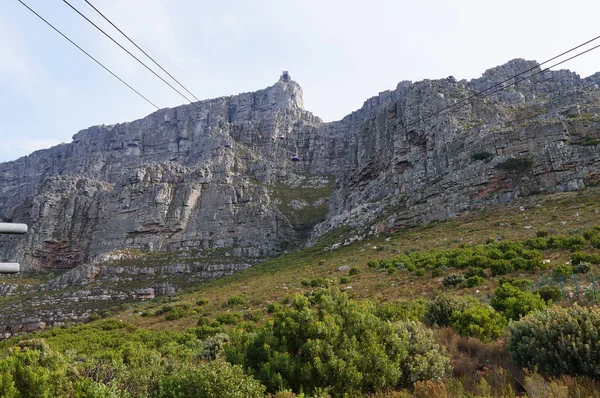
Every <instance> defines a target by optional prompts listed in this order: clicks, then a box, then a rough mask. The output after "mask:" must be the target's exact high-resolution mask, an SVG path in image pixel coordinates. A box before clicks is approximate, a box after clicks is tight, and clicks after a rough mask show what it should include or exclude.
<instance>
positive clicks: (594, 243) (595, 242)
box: [590, 235, 600, 249]
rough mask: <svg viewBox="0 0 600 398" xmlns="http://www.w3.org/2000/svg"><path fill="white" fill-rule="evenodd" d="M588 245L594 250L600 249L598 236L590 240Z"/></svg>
mask: <svg viewBox="0 0 600 398" xmlns="http://www.w3.org/2000/svg"><path fill="white" fill-rule="evenodd" d="M590 245H591V246H592V247H593V248H595V249H600V236H598V235H596V236H593V237H592V238H590Z"/></svg>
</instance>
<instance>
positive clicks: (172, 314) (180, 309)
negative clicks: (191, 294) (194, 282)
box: [165, 305, 189, 321]
mask: <svg viewBox="0 0 600 398" xmlns="http://www.w3.org/2000/svg"><path fill="white" fill-rule="evenodd" d="M188 309H189V306H187V307H186V306H185V305H176V306H174V307H172V308H171V309H170V310H169V312H168V313H167V316H166V317H165V319H166V320H167V321H174V320H177V319H180V318H183V317H184V316H186V315H188Z"/></svg>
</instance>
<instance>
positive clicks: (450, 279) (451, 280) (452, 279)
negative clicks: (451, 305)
mask: <svg viewBox="0 0 600 398" xmlns="http://www.w3.org/2000/svg"><path fill="white" fill-rule="evenodd" d="M464 281H465V277H464V275H462V274H450V275H448V276H446V277H445V278H444V286H456V285H459V284H461V283H463V282H464Z"/></svg>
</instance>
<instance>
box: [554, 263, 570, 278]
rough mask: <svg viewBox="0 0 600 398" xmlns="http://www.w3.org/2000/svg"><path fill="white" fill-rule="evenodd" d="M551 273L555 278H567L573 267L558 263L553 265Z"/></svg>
mask: <svg viewBox="0 0 600 398" xmlns="http://www.w3.org/2000/svg"><path fill="white" fill-rule="evenodd" d="M552 275H553V276H554V278H555V279H557V280H561V279H565V278H568V277H569V276H571V275H573V267H571V266H570V265H569V264H558V265H557V266H556V267H554V270H553V271H552Z"/></svg>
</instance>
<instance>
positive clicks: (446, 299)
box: [423, 294, 479, 327]
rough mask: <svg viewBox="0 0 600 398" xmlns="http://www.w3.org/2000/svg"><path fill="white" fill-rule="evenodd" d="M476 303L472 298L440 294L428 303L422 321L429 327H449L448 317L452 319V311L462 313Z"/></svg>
mask: <svg viewBox="0 0 600 398" xmlns="http://www.w3.org/2000/svg"><path fill="white" fill-rule="evenodd" d="M478 303H479V302H478V301H477V300H476V299H474V298H472V297H460V296H453V295H450V294H442V295H439V296H437V297H436V298H434V299H433V300H432V301H431V302H429V304H428V305H427V311H426V312H425V314H424V316H423V319H424V321H425V323H426V324H427V325H429V326H439V327H444V326H450V317H452V314H453V313H454V311H459V312H460V311H464V310H466V309H467V308H470V307H473V306H475V305H477V304H478Z"/></svg>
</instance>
